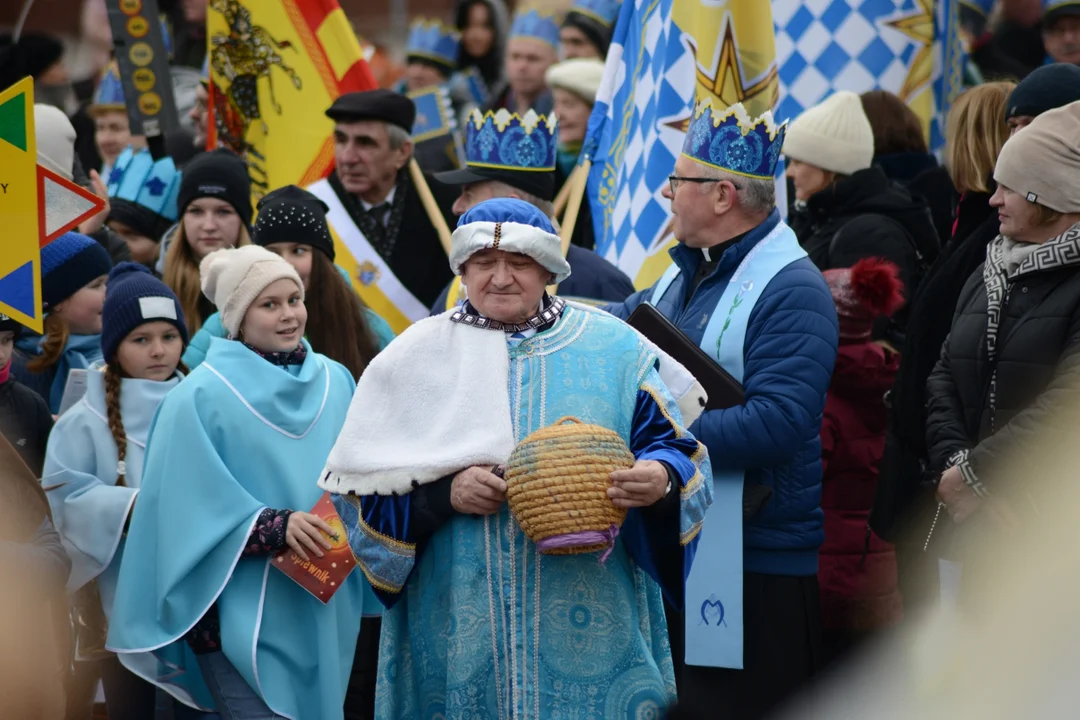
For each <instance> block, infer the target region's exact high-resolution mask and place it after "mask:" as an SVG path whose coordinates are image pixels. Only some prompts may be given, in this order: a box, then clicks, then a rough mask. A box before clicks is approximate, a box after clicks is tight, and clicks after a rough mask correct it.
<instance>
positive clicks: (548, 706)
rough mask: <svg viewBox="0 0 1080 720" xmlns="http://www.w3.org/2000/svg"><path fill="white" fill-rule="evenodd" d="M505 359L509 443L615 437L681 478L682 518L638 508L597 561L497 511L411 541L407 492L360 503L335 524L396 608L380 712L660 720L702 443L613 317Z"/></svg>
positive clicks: (642, 351)
mask: <svg viewBox="0 0 1080 720" xmlns="http://www.w3.org/2000/svg"><path fill="white" fill-rule="evenodd" d="M447 322H449V320H447ZM508 351H509V354H510V375H509V387H508V392H509V393H510V407H511V412H512V415H513V421H514V432H515V438H516V440H518V441H520V440H522V439H523V438H524V437H525V436H526V435H528V434H529V433H531V432H533V431H535V430H538V429H540V428H542V427H545V426H547V425H550V424H552V423H554V422H555V421H557V420H558V419H559V418H561V417H563V416H566V415H570V416H574V417H576V418H578V419H580V420H581V421H583V422H586V423H595V424H598V425H602V426H604V427H607V428H610V429H613V430H615V431H617V432H618V433H619V434H620V435H621V436H622V437H623V439H624V440H625V441H626V442H627V444H628V445H629V446H630V448H631V450H632V451H633V452H634V455H635V457H636V458H638V459H652V460H660V461H662V462H664V463H665V464H667V465H668V467H669V468H671V470H673V471H674V474H675V475H677V476H678V478H679V480H680V484H681V491H680V490H679V489H677V488H673V490H672V492H679V494H680V497H679V498H678V500H679V502H678V511H677V515H678V520H677V522H676V521H675V520H674V517H672V522H671V523H670V525H669V526H666V527H664V528H655V527H652V528H650V527H647V526H648V525H649V523H650V516H649V514H648V511H644V510H640V509H634V510H631V511H630V512H629V514H628V516H627V519H626V521H625V523H624V524H623V527H622V531H621V533H620V535H619V538H618V540H617V542H616V544H615V549H614V552H613V553H612V554H611V556H610V557H609V558H608V560H607V562H606V563H605V564H603V565H601V564H599V563H598V559H597V556H596V555H595V554H591V555H577V556H548V555H541V554H540V553H539V551H538V550H537V548H536V545H534V544H533V543H532V542H531V541H529V540H528V539H527V538H526V537H525V535H524V534H523V533H522V531H521V528H520V527H519V526H518V524H517V522H516V521H515V520H514V519H513V518H512V516H511V515H510V513H509V510H508V508H507V506H506V505H504V506H503V507H502V509H501V510H500V511H499V512H498V513H497V514H495V515H492V516H489V517H486V518H480V517H474V516H465V515H460V514H455V515H454V517H453V518H452V519H451V520H449V521H448V522H446V523H445V524H444V525H442V526H441V527H440V528H439V529H438V530H437V531H436V532H435V534H434V535H433V536H432V537H431V538H430V540H429V541H427V542H426V543H423V544H421V545H419V546H418V545H417V544H415V543H414V542H412V541H411V537H410V531H409V524H410V516H411V513H413V512H416V508H413V507H411V497H410V495H405V496H401V497H397V496H394V497H389V496H381V497H380V496H364V497H363V498H362V499H361V501H360V503H359V505H360V512H361V513H362V517H358V516H357V515H356V513H355V512H354V513H353V514H352V517H345V513H343V519H345V520H346V523H347V524H350V521H351V523H353V524H356V525H358V526H359V534H360V537H361V539H360V541H359V543H360V544H361V545H362V546H364V547H362V552H360V553H358V558H359V560H360V566H361V567H362V568H363V569H364V571H365V573H366V574H367V576H368V578H369V579H370V580H371V581H372V585H373V586H374V587H375V588H376V592H377V593H378V594H379V596H380V598H381V599H382V600H383V601H384V603H386V604H387V606H388V607H390V609H389V610H387V611H386V612H385V613H384V620H383V628H382V645H381V649H380V658H379V681H378V690H377V695H376V715H377V716H378V717H380V718H387V719H389V718H408V719H414V718H415V719H416V720H421V719H424V720H427V719H428V718H442V717H445V718H463V719H464V718H473V719H476V720H480V719H484V718H492V719H494V718H508V717H514V718H579V719H582V720H585V719H589V718H596V719H597V720H599V719H600V718H639V717H656V716H658V715H659V711H660V709H661V708H663V707H665V706H666V705H668V704H669V703H670V702H671V701H673V700H674V696H675V682H674V674H673V671H672V665H671V652H670V647H669V645H668V639H667V625H666V622H665V620H664V610H663V603H662V595H661V593H662V592H665V593H670V596H671V597H672V598H673V599H676V601H677V598H680V597H681V592H682V588H681V585H682V582H683V580H684V578H685V574H686V573H687V572H688V571H689V567H690V562H691V560H692V558H693V552H694V548H695V543H696V538H697V533H698V530H699V529H700V524H701V521H702V519H703V517H704V513H705V510H706V508H707V507H708V505H709V502H710V498H711V491H712V477H711V470H710V466H709V461H708V457H707V455H706V451H705V448H704V446H702V445H701V444H699V443H698V442H697V441H696V440H694V438H693V437H692V436H691V435H690V434H689V433H688V432H687V431H686V430H685V429H683V428H682V426H681V422H682V420H681V416H680V414H679V410H678V408H677V407H676V405H675V401H674V400H673V399H672V397H671V396H670V394H669V393H668V391H667V389H666V388H665V387H664V385H663V383H662V382H661V381H660V378H659V375H658V374H657V371H656V358H655V357H654V356H653V355H652V354H651V352H650V351H649V350H648V349H646V348H645V347H644V346H643V345H642V344H641V343H640V342H639V340H638V337H637V335H636V334H635V333H633V332H632V331H631V330H630V329H629V328H628V327H627V326H625V325H624V324H622V323H621V322H620V321H618V320H615V319H614V318H612V317H611V316H608V315H606V314H603V313H601V312H599V311H594V310H587V309H583V308H577V307H568V308H567V309H566V310H565V311H564V313H563V315H562V317H561V318H560V319H559V320H558V321H557V322H556V324H555V325H554V326H553V327H552V328H551V329H549V330H546V331H544V332H541V333H538V334H536V335H535V336H533V337H532V338H529V339H527V340H525V341H523V342H521V343H520V344H519V345H515V346H512V347H510V348H509V350H508ZM343 506H344V507H345V508H349V507H353V505H350V504H348V503H339V508H341V507H343ZM657 533H659V534H660V535H665V537H667V538H668V539H669V540H670V546H672V547H674V548H675V553H676V554H677V555H676V556H677V557H679V556H681V557H679V559H681V560H682V563H681V564H682V566H683V568H682V570H683V572H682V573H677V572H676V574H675V577H674V579H672V578H671V574H670V573H667V574H666V575H665V573H664V572H663V571H662V570H661V568H660V567H658V563H657V562H656V560H657V557H658V553H657V546H656V545H655V544H654V542H653V541H652V538H655V537H656V534H657ZM675 564H679V563H675ZM661 579H663V580H665V581H666V582H665V586H664V587H663V590H662V588H661V584H659V582H658V581H659V580H661Z"/></svg>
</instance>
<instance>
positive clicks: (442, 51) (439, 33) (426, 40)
mask: <svg viewBox="0 0 1080 720" xmlns="http://www.w3.org/2000/svg"><path fill="white" fill-rule="evenodd" d="M459 42H461V33H459V32H458V31H457V30H455V29H454V28H449V27H446V26H445V25H443V24H442V23H441V22H439V21H438V20H425V19H424V18H420V19H419V20H417V21H416V22H414V23H413V24H412V27H410V28H409V41H408V42H407V43H406V45H405V55H406V57H410V58H412V57H418V58H423V59H425V60H430V61H432V62H435V63H438V64H439V65H443V66H445V67H447V68H449V69H451V70H452V69H454V68H455V67H457V56H458V43H459Z"/></svg>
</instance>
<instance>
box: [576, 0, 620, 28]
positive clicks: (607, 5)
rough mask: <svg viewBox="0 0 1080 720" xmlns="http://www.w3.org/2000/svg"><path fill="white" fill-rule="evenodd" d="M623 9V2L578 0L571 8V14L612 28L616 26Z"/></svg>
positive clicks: (616, 0) (615, 0) (614, 0)
mask: <svg viewBox="0 0 1080 720" xmlns="http://www.w3.org/2000/svg"><path fill="white" fill-rule="evenodd" d="M621 7H622V0H576V2H574V4H573V5H571V6H570V12H572V13H578V14H579V15H585V16H586V17H590V18H592V19H593V20H595V21H596V22H598V23H600V24H601V25H603V26H604V27H606V28H610V27H612V26H614V25H615V21H616V20H617V19H618V17H619V9H620V8H621Z"/></svg>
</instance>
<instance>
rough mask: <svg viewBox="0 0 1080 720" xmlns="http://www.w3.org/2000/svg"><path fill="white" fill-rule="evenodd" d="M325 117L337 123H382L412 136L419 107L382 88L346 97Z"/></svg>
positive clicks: (340, 98)
mask: <svg viewBox="0 0 1080 720" xmlns="http://www.w3.org/2000/svg"><path fill="white" fill-rule="evenodd" d="M326 117H328V118H330V119H331V120H334V121H337V122H356V121H357V120H382V121H383V122H388V123H390V124H391V125H397V126H398V127H399V128H402V129H403V130H405V132H408V133H411V132H412V127H413V121H414V120H416V105H414V104H413V101H412V100H410V99H409V98H408V97H406V96H405V95H402V94H401V93H396V92H394V91H392V90H384V89H382V88H379V89H378V90H365V91H364V92H351V93H345V94H344V95H342V96H341V97H339V98H338V99H337V100H335V101H334V104H333V105H331V106H330V109H329V110H327V111H326Z"/></svg>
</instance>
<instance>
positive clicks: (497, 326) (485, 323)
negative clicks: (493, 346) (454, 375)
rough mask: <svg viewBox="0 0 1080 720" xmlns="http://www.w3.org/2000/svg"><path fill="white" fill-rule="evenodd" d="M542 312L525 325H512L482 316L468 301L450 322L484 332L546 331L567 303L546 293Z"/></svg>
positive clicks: (541, 302)
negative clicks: (476, 328)
mask: <svg viewBox="0 0 1080 720" xmlns="http://www.w3.org/2000/svg"><path fill="white" fill-rule="evenodd" d="M540 307H541V310H540V312H538V313H537V314H535V315H533V316H532V317H531V318H529V319H528V320H526V321H525V322H523V323H519V324H516V325H515V324H512V323H503V322H499V321H498V320H492V319H491V318H486V317H484V316H483V315H481V314H480V313H479V312H478V311H477V310H476V308H474V307H473V306H472V303H470V302H469V301H468V300H466V301H465V305H464V306H463V307H462V308H461V309H460V310H458V311H456V312H455V313H454V314H453V315H451V316H450V322H456V323H461V324H463V325H471V326H473V327H478V328H481V329H483V330H499V331H501V332H511V333H512V332H522V331H523V330H546V329H547V328H549V327H551V326H552V325H554V324H555V321H556V320H558V319H559V316H560V315H562V311H563V310H564V309H565V308H566V301H565V300H563V299H562V298H559V297H554V298H553V297H551V296H550V295H548V294H547V293H544V299H543V300H541V301H540Z"/></svg>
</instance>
